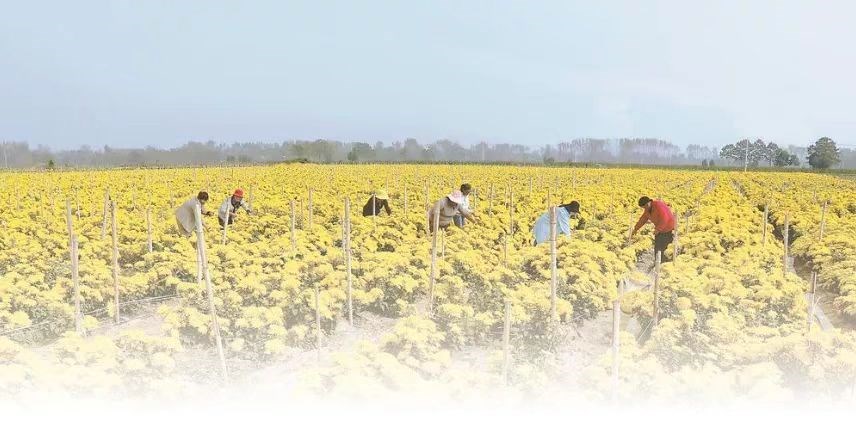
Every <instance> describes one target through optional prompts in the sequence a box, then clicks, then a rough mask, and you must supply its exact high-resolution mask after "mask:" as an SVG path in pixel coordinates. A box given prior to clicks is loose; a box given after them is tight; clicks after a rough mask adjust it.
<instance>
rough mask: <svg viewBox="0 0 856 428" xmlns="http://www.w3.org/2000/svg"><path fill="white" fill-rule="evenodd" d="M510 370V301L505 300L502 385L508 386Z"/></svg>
mask: <svg viewBox="0 0 856 428" xmlns="http://www.w3.org/2000/svg"><path fill="white" fill-rule="evenodd" d="M510 369H511V300H509V299H508V298H506V299H505V319H504V322H503V323H502V384H503V385H508V371H509V370H510Z"/></svg>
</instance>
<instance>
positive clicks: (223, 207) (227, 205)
mask: <svg viewBox="0 0 856 428" xmlns="http://www.w3.org/2000/svg"><path fill="white" fill-rule="evenodd" d="M238 208H243V209H245V210H247V211H250V208H249V207H247V204H246V203H245V202H244V200H243V199H241V202H240V204H239V205H238V206H237V207H235V206H234V205H233V204H232V197H231V196H229V197H228V198H226V200H225V201H223V203H222V204H220V209H219V210H217V216H218V217H220V220H223V221H226V220H228V218H229V217H228V215H229V214H228V213H229V212H230V211H231V212H236V211H238Z"/></svg>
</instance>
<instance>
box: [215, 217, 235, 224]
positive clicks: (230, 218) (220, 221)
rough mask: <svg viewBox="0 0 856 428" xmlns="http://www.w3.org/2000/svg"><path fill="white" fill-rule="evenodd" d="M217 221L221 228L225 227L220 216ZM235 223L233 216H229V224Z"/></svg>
mask: <svg viewBox="0 0 856 428" xmlns="http://www.w3.org/2000/svg"><path fill="white" fill-rule="evenodd" d="M217 221H218V222H219V223H220V227H223V219H222V218H220V217H219V216H217ZM233 221H234V219H233V218H232V217H231V216H229V224H232V222H233Z"/></svg>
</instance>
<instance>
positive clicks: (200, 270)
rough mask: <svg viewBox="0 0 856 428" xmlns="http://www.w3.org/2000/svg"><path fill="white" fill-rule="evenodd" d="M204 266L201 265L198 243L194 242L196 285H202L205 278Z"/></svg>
mask: <svg viewBox="0 0 856 428" xmlns="http://www.w3.org/2000/svg"><path fill="white" fill-rule="evenodd" d="M203 269H205V266H204V265H203V264H202V249H200V248H199V241H198V240H197V241H196V284H198V285H200V286H201V285H202V281H203V280H204V278H205V275H204V273H203Z"/></svg>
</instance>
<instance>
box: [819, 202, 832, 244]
mask: <svg viewBox="0 0 856 428" xmlns="http://www.w3.org/2000/svg"><path fill="white" fill-rule="evenodd" d="M827 202H829V201H823V208H821V209H820V235H819V236H818V238H817V239H818V241H820V242H823V232H824V230H825V229H826V204H827Z"/></svg>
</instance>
